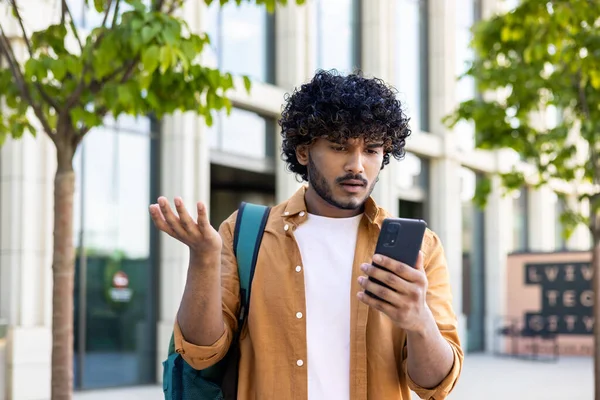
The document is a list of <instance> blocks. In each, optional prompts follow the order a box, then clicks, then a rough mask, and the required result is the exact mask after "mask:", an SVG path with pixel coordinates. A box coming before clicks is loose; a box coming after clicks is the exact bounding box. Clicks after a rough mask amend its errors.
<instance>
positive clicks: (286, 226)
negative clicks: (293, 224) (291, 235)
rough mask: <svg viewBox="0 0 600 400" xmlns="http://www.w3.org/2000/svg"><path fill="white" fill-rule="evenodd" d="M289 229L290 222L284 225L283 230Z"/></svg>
mask: <svg viewBox="0 0 600 400" xmlns="http://www.w3.org/2000/svg"><path fill="white" fill-rule="evenodd" d="M288 229H290V226H289V225H288V224H285V226H284V227H283V230H284V231H286V232H287V231H288Z"/></svg>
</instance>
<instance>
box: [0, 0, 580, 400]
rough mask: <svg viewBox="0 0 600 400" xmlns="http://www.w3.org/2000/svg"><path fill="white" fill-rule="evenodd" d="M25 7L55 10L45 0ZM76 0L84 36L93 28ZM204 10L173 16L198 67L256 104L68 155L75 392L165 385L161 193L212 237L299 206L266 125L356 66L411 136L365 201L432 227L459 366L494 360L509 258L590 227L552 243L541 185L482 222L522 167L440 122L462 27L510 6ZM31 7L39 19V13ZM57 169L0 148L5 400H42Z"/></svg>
mask: <svg viewBox="0 0 600 400" xmlns="http://www.w3.org/2000/svg"><path fill="white" fill-rule="evenodd" d="M36 1H37V2H38V3H40V4H39V6H40V7H46V8H47V12H48V13H49V14H51V13H52V12H56V7H54V6H53V4H54V3H55V2H54V1H50V0H36ZM72 3H73V6H72V11H73V13H74V14H75V15H78V16H80V17H81V20H80V21H79V22H78V23H79V24H80V26H82V27H84V28H85V27H86V26H88V27H89V26H93V25H94V23H97V21H96V19H97V16H95V15H93V14H92V13H91V12H89V11H86V10H84V9H82V8H81V7H79V8H77V7H76V3H80V2H78V1H76V0H73V1H72ZM214 3H215V4H213V5H211V6H210V7H206V6H205V5H204V4H203V2H191V1H190V2H188V3H187V4H186V8H185V11H184V13H183V14H182V15H185V16H186V20H187V22H188V23H189V24H190V27H191V28H192V29H193V30H195V31H197V32H200V31H207V32H208V33H209V35H210V36H211V38H212V44H211V48H210V49H209V50H208V51H206V52H205V54H204V55H203V57H204V62H206V63H209V64H212V65H214V66H218V67H219V68H221V69H223V70H226V71H229V72H232V73H234V74H244V75H249V76H250V77H251V78H252V79H253V87H252V92H251V94H250V95H248V94H246V93H245V91H244V90H243V89H241V90H237V91H234V92H232V93H231V94H230V96H231V99H232V101H233V105H234V109H233V111H232V113H231V115H230V116H226V115H218V116H217V118H215V124H214V125H213V126H211V127H207V126H206V125H205V123H204V121H203V120H202V119H201V118H199V117H197V116H195V115H193V114H176V115H173V116H170V117H167V118H165V119H164V120H162V121H154V120H152V119H150V118H137V119H133V118H129V117H123V118H120V119H119V120H117V121H112V120H107V121H106V124H105V126H103V127H102V128H99V129H95V130H93V131H92V132H90V133H89V135H88V136H87V137H86V138H85V139H84V141H83V143H82V146H81V147H80V149H79V151H78V153H77V155H76V158H75V161H74V165H75V170H76V172H77V185H76V186H77V187H76V194H75V229H74V232H75V235H74V240H75V245H76V248H77V272H76V277H75V280H76V288H75V299H74V300H75V325H74V332H75V343H74V365H75V386H76V389H77V390H88V389H96V388H105V387H114V386H135V385H141V384H151V383H156V382H159V381H160V380H161V376H162V367H161V361H162V360H163V359H164V358H165V356H166V352H167V345H168V341H169V337H170V335H171V331H172V327H173V322H174V317H175V313H176V310H177V307H178V305H179V301H180V299H181V295H182V293H183V288H184V283H185V278H186V270H187V264H188V252H187V249H186V248H185V246H183V245H181V244H179V243H177V242H175V241H174V240H172V239H171V238H170V237H168V236H166V235H159V234H157V232H156V230H155V229H154V228H153V226H152V224H151V221H150V218H149V215H148V205H149V204H150V203H153V202H155V201H156V198H157V197H158V196H159V195H164V196H167V197H168V198H170V199H172V198H173V197H174V196H181V197H182V198H183V200H184V202H185V203H186V204H188V205H191V204H194V203H195V202H196V201H203V202H205V203H206V204H207V205H208V207H209V210H210V218H211V222H212V223H213V225H215V226H218V225H219V223H220V222H221V221H223V220H224V219H225V218H226V217H227V216H229V215H230V214H231V213H232V212H233V211H234V210H235V209H236V207H237V205H238V204H239V202H240V201H250V202H257V203H263V204H275V203H277V202H279V201H282V200H285V199H286V198H287V197H289V196H290V195H291V194H292V193H294V191H296V190H297V189H298V188H299V186H300V184H299V183H298V182H297V180H296V179H295V177H294V176H292V175H291V174H290V173H288V172H286V170H285V165H284V163H283V162H282V161H281V159H280V157H279V148H280V142H281V139H280V136H279V130H278V125H277V118H278V116H279V114H280V111H281V107H282V103H283V101H284V97H285V94H286V93H289V92H290V91H292V90H293V88H294V87H296V86H298V85H300V84H301V83H303V82H305V81H307V80H309V79H310V78H311V76H312V75H313V74H314V72H315V70H317V69H319V68H322V69H332V68H335V69H338V70H339V71H341V72H344V73H346V72H351V71H352V70H354V69H355V68H360V69H361V70H362V71H363V72H364V73H365V74H366V75H368V76H376V77H379V78H382V79H384V80H386V81H387V82H389V83H391V84H392V85H394V86H395V87H396V88H397V89H398V91H399V97H400V99H401V100H402V101H403V102H404V103H405V106H406V111H407V113H408V115H409V116H410V118H411V128H412V130H413V134H412V135H411V137H410V138H409V139H408V141H407V150H408V153H407V155H406V157H405V159H404V160H402V161H400V162H392V163H391V164H390V165H389V166H387V167H386V168H385V169H384V170H383V171H382V173H381V177H380V182H379V183H378V185H377V187H376V190H375V192H374V197H375V199H376V200H377V201H378V203H380V204H381V205H382V206H384V207H385V208H387V209H388V210H389V211H390V212H392V213H393V214H395V215H400V216H403V217H417V218H424V219H426V220H427V221H428V224H429V226H430V227H431V228H432V229H433V230H434V231H435V232H437V233H438V234H439V236H440V237H441V239H442V242H443V244H444V247H445V251H446V256H447V259H448V266H449V269H450V276H451V284H452V287H453V291H454V308H455V310H456V312H457V314H458V316H459V322H460V332H461V338H462V342H463V345H464V348H465V350H466V351H467V352H482V351H489V350H490V349H491V344H492V342H493V335H494V320H495V318H497V317H498V316H501V315H503V314H504V312H505V310H504V307H505V306H504V305H505V304H506V301H505V300H506V289H505V276H506V274H505V269H506V256H507V254H509V253H511V252H518V251H554V250H557V249H560V250H562V249H567V248H568V249H573V250H578V249H580V250H585V249H588V248H589V244H590V239H589V236H588V235H587V232H586V231H585V229H581V230H579V231H577V232H576V233H575V234H574V235H573V237H572V238H571V239H570V240H569V241H568V242H565V241H564V240H562V239H561V236H560V224H559V223H558V222H557V221H558V214H559V212H560V207H561V205H560V204H559V203H558V202H557V199H556V196H555V195H554V194H553V192H552V190H550V189H549V188H542V189H539V190H532V189H528V188H523V189H522V190H521V191H520V192H518V193H513V194H510V195H509V196H503V194H502V191H501V190H500V188H499V185H498V182H497V181H494V184H493V190H492V194H491V196H490V199H489V202H488V206H487V207H486V208H485V209H484V210H480V209H478V208H476V207H475V206H474V205H473V204H472V203H471V200H472V198H473V195H474V191H475V184H476V182H477V180H478V179H480V177H481V176H484V175H485V174H491V173H493V172H496V171H503V170H508V169H510V168H511V167H512V166H513V165H515V164H518V163H519V162H520V161H519V160H518V157H514V155H513V154H512V153H511V152H510V151H497V152H486V151H481V150H477V149H475V143H474V132H473V127H472V126H469V125H468V124H463V125H461V126H459V127H457V128H456V129H454V130H453V131H449V130H448V129H447V128H446V127H445V126H444V125H443V124H442V122H441V119H442V117H443V116H445V115H446V114H448V113H449V112H450V111H451V110H453V108H454V107H455V106H456V105H457V103H458V102H459V101H461V100H464V99H467V98H470V97H472V96H473V95H475V86H474V84H473V82H472V81H469V80H462V81H460V82H458V81H457V79H456V78H457V76H458V75H459V74H460V73H462V72H463V71H464V70H465V63H466V62H467V61H468V60H469V58H470V57H471V56H472V54H471V52H470V50H469V48H468V44H469V40H470V35H471V33H470V30H469V28H470V27H471V25H472V24H473V23H474V22H475V21H476V20H478V19H479V18H482V17H485V16H487V15H489V14H491V13H493V12H495V11H498V10H502V9H503V8H504V9H505V8H507V7H510V6H511V5H510V4H508V3H510V2H505V1H501V0H446V1H443V2H437V1H433V0H429V1H427V0H368V1H366V0H308V1H307V2H306V4H305V5H303V6H297V5H294V4H289V5H288V6H287V7H285V8H280V9H278V10H277V11H276V13H275V14H274V15H269V14H267V12H266V11H265V10H264V9H263V8H259V7H257V6H254V5H247V4H246V3H243V5H242V6H239V7H236V6H233V5H227V6H225V7H223V8H219V7H218V6H217V4H216V3H218V2H214ZM25 8H26V9H27V12H26V14H27V15H28V16H29V17H30V18H31V20H34V21H35V18H36V16H35V15H36V13H37V11H39V10H40V8H39V7H34V6H33V5H32V6H31V10H30V9H29V5H28V6H27V7H25ZM49 14H44V15H49ZM37 18H39V17H37ZM78 18H79V17H78ZM95 21H96V22H95ZM40 23H43V22H40ZM240 86H242V85H240ZM55 166H56V163H55V155H54V150H53V146H52V143H51V142H50V140H48V139H47V138H46V137H45V136H44V135H43V134H41V133H40V134H39V135H37V137H35V138H34V137H31V136H27V137H24V138H22V139H21V140H19V141H12V140H8V141H7V143H5V144H4V146H3V147H2V149H1V152H0V217H1V219H0V228H1V230H0V322H1V323H2V326H1V328H2V329H0V353H1V354H2V356H3V357H4V362H2V363H0V387H2V388H4V390H3V391H2V393H1V394H0V398H2V395H4V396H5V398H7V399H19V400H21V399H47V398H49V396H50V351H51V322H52V319H51V304H52V303H51V292H52V290H51V289H52V288H51V282H52V271H51V268H50V266H51V259H52V207H53V190H52V185H53V174H54V170H55ZM31 382H36V384H35V385H32V384H31Z"/></svg>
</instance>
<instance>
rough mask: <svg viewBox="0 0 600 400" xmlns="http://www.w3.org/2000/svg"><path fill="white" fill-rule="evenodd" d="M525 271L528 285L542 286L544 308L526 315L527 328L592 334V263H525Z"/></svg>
mask: <svg viewBox="0 0 600 400" xmlns="http://www.w3.org/2000/svg"><path fill="white" fill-rule="evenodd" d="M523 270H524V273H525V277H524V278H525V281H524V282H525V284H526V285H528V286H529V285H536V286H538V287H540V288H541V292H540V293H541V296H542V298H541V305H542V307H541V310H540V311H538V312H526V313H525V315H524V318H525V321H524V322H525V327H526V329H527V330H529V331H533V332H540V333H542V332H545V333H556V334H560V335H591V334H592V333H593V329H594V318H593V314H592V309H593V307H594V296H593V292H592V274H593V270H592V266H591V264H590V263H589V262H571V263H526V264H525V268H524V269H523ZM509 296H510V293H509Z"/></svg>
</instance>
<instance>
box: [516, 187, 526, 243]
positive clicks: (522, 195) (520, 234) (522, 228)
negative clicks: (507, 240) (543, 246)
mask: <svg viewBox="0 0 600 400" xmlns="http://www.w3.org/2000/svg"><path fill="white" fill-rule="evenodd" d="M528 208H529V206H528V189H527V188H522V189H520V190H516V191H515V192H514V193H513V243H512V251H515V252H518V251H527V250H528V249H529V238H528V232H529V221H528V217H527V216H528V213H529V212H528Z"/></svg>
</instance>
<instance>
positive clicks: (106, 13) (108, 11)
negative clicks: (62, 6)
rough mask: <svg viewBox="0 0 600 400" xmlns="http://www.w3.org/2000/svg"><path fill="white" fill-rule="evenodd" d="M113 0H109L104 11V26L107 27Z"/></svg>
mask: <svg viewBox="0 0 600 400" xmlns="http://www.w3.org/2000/svg"><path fill="white" fill-rule="evenodd" d="M63 1H66V0H63ZM112 2H113V0H108V6H106V12H105V13H104V18H103V19H102V27H103V28H106V21H108V14H110V8H111V7H112Z"/></svg>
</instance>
